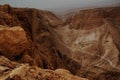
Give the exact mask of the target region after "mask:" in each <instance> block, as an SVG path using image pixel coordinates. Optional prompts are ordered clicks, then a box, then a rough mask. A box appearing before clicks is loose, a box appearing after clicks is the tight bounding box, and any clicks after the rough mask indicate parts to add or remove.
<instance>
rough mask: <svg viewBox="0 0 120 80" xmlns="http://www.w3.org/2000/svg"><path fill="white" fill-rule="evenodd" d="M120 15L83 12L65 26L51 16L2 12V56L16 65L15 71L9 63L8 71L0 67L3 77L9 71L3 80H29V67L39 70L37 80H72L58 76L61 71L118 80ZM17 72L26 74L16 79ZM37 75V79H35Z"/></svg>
mask: <svg viewBox="0 0 120 80" xmlns="http://www.w3.org/2000/svg"><path fill="white" fill-rule="evenodd" d="M119 13H120V7H113V8H98V9H89V10H82V11H79V12H77V13H76V15H74V16H71V17H70V18H68V19H67V20H66V21H65V22H63V21H62V20H60V19H59V18H57V17H56V16H55V15H54V14H53V13H52V12H49V11H43V10H38V9H29V8H12V7H10V6H9V5H3V6H0V25H1V26H0V40H1V41H0V45H2V46H0V56H5V57H7V58H8V59H9V60H12V61H15V64H16V65H20V66H18V67H13V66H12V64H14V63H12V62H10V61H9V60H7V61H8V62H10V64H8V65H9V66H8V67H7V68H6V67H4V66H3V65H1V69H3V71H4V69H5V71H6V69H8V68H10V67H12V71H11V72H9V70H8V72H9V73H8V74H7V75H11V76H12V75H13V76H12V78H13V79H14V78H15V79H14V80H16V78H17V80H18V78H19V79H20V80H21V78H22V76H24V75H25V74H26V73H28V74H29V71H28V70H29V69H31V68H32V66H37V67H34V69H35V71H36V73H35V74H33V75H35V76H37V77H40V80H41V79H43V77H44V75H47V77H49V78H48V79H51V78H55V80H56V77H58V76H59V75H60V79H61V77H64V76H63V75H66V76H68V77H69V76H70V77H69V78H71V76H72V75H71V74H67V73H66V72H65V74H64V70H63V72H59V71H62V70H61V69H60V68H64V69H67V70H69V71H70V72H71V73H72V74H76V75H78V76H80V77H84V78H88V79H89V80H119V79H120V43H119V42H120V28H119V27H120V23H119V22H120V14H119ZM15 26H19V27H15ZM3 60H4V59H3ZM7 61H6V59H5V62H7ZM26 63H27V64H29V65H26ZM5 64H7V63H5ZM38 67H40V68H44V69H52V70H55V69H58V68H59V69H58V70H55V71H51V70H48V72H49V71H50V74H47V73H46V70H43V69H40V68H38ZM24 68H25V69H24ZM26 68H27V69H26ZM16 70H24V74H23V75H21V72H20V73H14V71H16ZM32 71H34V70H32ZM41 71H42V72H43V73H41ZM18 72H19V71H18ZM39 72H40V75H41V76H38V73H39ZM61 73H63V74H61ZM1 74H2V73H1ZM16 74H17V75H16ZM51 74H56V75H58V76H54V75H51ZM30 75H32V73H31V74H30ZM61 75H62V76H61ZM2 76H4V75H2ZM27 76H29V75H27ZM29 77H31V76H29ZM68 77H67V79H68ZM3 78H5V77H3ZM7 78H8V77H7ZM31 78H33V77H31ZM24 79H25V78H24ZM45 79H46V78H45ZM8 80H11V77H10V78H8ZM33 80H34V78H33ZM52 80H53V79H52ZM57 80H58V79H57ZM68 80H70V79H68ZM71 80H75V79H71ZM78 80H79V79H78ZM80 80H81V79H80ZM83 80H84V79H83Z"/></svg>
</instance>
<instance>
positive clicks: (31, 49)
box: [0, 5, 79, 74]
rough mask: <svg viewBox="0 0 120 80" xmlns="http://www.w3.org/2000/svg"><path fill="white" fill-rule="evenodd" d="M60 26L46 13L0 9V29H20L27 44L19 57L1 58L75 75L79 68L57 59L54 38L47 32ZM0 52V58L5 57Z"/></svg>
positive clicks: (57, 54)
mask: <svg viewBox="0 0 120 80" xmlns="http://www.w3.org/2000/svg"><path fill="white" fill-rule="evenodd" d="M61 24H63V22H62V21H61V20H60V19H58V18H57V17H56V16H55V15H54V14H53V13H52V12H49V11H42V10H37V9H27V8H12V7H10V6H9V5H4V6H0V25H4V26H8V27H14V26H21V27H22V28H23V29H24V31H25V33H26V36H27V41H28V46H27V48H25V50H24V51H22V52H19V55H14V56H11V57H9V56H7V55H4V56H6V57H8V58H9V59H10V60H14V61H18V62H21V63H29V64H30V65H36V66H39V67H41V68H46V69H47V68H48V69H56V68H67V69H69V70H70V71H71V72H72V73H74V74H75V73H76V72H77V70H78V69H79V64H77V62H75V61H74V60H72V59H70V58H68V57H67V56H65V55H62V56H60V55H61V53H60V52H59V50H58V49H57V48H56V46H55V45H54V41H53V39H52V38H53V37H52V36H53V35H51V32H50V31H49V29H50V28H55V27H56V26H58V25H61ZM14 33H15V32H14ZM3 35H4V34H3ZM5 35H6V34H5ZM21 35H22V34H21ZM9 36H14V34H9ZM18 36H19V35H18ZM16 38H17V37H16ZM18 38H19V37H18ZM6 42H8V41H6ZM3 44H4V43H3ZM6 46H9V45H6ZM1 47H2V46H1ZM8 48H9V47H8ZM19 49H20V48H19ZM0 52H1V55H3V54H4V51H2V50H1V51H0ZM13 52H14V51H13ZM8 54H10V53H8ZM74 66H75V67H74ZM75 69H76V70H75Z"/></svg>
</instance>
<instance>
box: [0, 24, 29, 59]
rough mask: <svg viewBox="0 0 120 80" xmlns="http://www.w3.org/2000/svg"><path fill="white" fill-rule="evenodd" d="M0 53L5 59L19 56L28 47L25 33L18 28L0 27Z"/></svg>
mask: <svg viewBox="0 0 120 80" xmlns="http://www.w3.org/2000/svg"><path fill="white" fill-rule="evenodd" d="M0 45H2V46H0V52H1V53H2V55H4V56H7V57H9V58H10V57H15V56H19V55H21V54H22V53H23V52H24V51H25V50H26V49H27V47H28V40H27V37H26V32H25V31H24V30H23V28H21V27H20V26H16V27H12V28H9V27H6V26H0Z"/></svg>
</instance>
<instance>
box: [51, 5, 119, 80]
mask: <svg viewBox="0 0 120 80" xmlns="http://www.w3.org/2000/svg"><path fill="white" fill-rule="evenodd" d="M118 13H120V7H115V8H103V9H102V8H100V9H89V10H83V11H79V12H77V13H76V15H74V16H72V17H71V18H69V19H67V21H66V24H65V25H64V26H61V27H57V28H55V29H53V31H54V33H53V35H54V40H55V42H56V45H57V47H58V48H59V50H60V52H61V53H63V54H66V55H67V56H69V57H70V58H71V59H73V60H74V61H76V62H77V63H79V64H80V65H81V69H80V71H78V74H81V75H83V76H84V77H88V78H89V79H91V80H94V79H97V80H99V79H100V80H102V78H100V77H101V76H102V77H103V75H104V74H106V75H109V78H108V77H105V75H104V77H103V80H104V79H105V80H112V79H114V80H118V79H120V77H119V76H120V44H119V42H120V14H118ZM53 31H51V32H53ZM55 33H57V34H55ZM79 72H80V73H79ZM111 74H113V75H111ZM114 74H116V75H114Z"/></svg>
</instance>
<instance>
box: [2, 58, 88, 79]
mask: <svg viewBox="0 0 120 80" xmlns="http://www.w3.org/2000/svg"><path fill="white" fill-rule="evenodd" d="M0 62H1V63H0V79H1V80H88V79H85V78H81V77H78V76H74V75H72V74H71V73H70V72H69V71H67V70H64V69H56V70H54V71H53V70H49V69H41V68H39V67H37V66H30V65H28V64H19V63H17V62H13V61H10V60H8V59H7V58H5V57H3V56H0ZM3 65H4V66H3Z"/></svg>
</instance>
